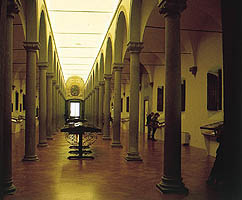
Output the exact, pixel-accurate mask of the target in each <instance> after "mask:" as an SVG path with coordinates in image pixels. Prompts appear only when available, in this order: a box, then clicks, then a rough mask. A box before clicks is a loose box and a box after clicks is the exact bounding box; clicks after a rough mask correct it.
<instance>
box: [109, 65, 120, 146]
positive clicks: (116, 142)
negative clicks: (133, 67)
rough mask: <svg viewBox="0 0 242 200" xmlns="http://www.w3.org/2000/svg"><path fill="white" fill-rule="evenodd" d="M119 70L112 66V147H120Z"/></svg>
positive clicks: (118, 67) (117, 67)
mask: <svg viewBox="0 0 242 200" xmlns="http://www.w3.org/2000/svg"><path fill="white" fill-rule="evenodd" d="M121 70H122V67H120V66H114V118H113V138H112V145H111V146H112V147H122V145H121V142H120V118H121Z"/></svg>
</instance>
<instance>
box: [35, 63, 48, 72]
mask: <svg viewBox="0 0 242 200" xmlns="http://www.w3.org/2000/svg"><path fill="white" fill-rule="evenodd" d="M37 65H38V67H39V69H40V70H41V69H42V70H47V69H48V62H38V64H37Z"/></svg>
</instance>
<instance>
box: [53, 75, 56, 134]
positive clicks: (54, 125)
mask: <svg viewBox="0 0 242 200" xmlns="http://www.w3.org/2000/svg"><path fill="white" fill-rule="evenodd" d="M52 84H53V85H52V94H53V96H52V97H53V98H52V133H53V134H54V135H55V134H56V133H55V132H56V87H55V86H56V80H55V79H54V80H52Z"/></svg>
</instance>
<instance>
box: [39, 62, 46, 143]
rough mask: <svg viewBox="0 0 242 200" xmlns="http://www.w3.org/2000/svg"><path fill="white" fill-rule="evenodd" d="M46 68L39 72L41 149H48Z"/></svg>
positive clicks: (41, 67)
mask: <svg viewBox="0 0 242 200" xmlns="http://www.w3.org/2000/svg"><path fill="white" fill-rule="evenodd" d="M47 67H48V66H47V63H46V66H40V67H39V68H40V70H39V144H38V146H39V147H46V146H47V145H48V144H47V140H46V70H47Z"/></svg>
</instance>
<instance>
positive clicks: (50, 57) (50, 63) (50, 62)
mask: <svg viewBox="0 0 242 200" xmlns="http://www.w3.org/2000/svg"><path fill="white" fill-rule="evenodd" d="M53 71H54V70H53V47H52V38H51V36H49V42H48V72H53Z"/></svg>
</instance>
